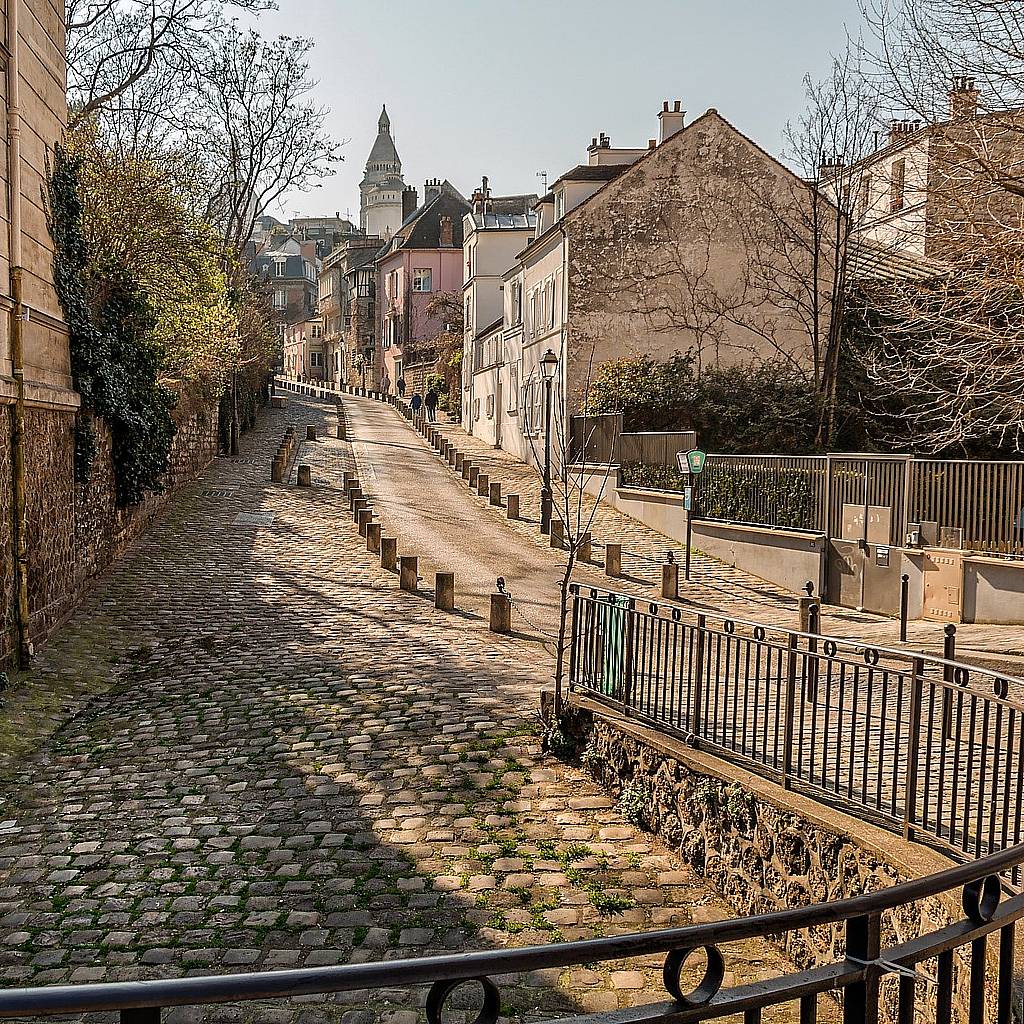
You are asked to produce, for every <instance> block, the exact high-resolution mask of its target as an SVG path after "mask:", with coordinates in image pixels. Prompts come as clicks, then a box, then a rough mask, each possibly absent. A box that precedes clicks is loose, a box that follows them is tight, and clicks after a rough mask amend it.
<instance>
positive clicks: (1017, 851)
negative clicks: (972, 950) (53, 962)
mask: <svg viewBox="0 0 1024 1024" xmlns="http://www.w3.org/2000/svg"><path fill="white" fill-rule="evenodd" d="M1022 863H1024V843H1022V844H1020V845H1018V846H1013V847H1008V848H1007V849H1005V850H1000V851H999V852H998V853H994V854H990V855H989V856H987V857H982V858H980V859H979V860H975V861H971V862H969V863H966V864H958V865H956V866H954V867H951V868H947V869H945V870H943V871H940V872H937V873H935V874H932V875H927V876H925V877H923V878H917V879H912V880H911V881H908V882H901V883H899V884H898V885H894V886H891V887H890V888H888V889H881V890H878V891H876V892H872V893H867V894H865V895H862V896H851V897H848V898H846V899H842V900H835V901H833V902H831V903H817V904H813V905H811V906H802V907H789V908H787V909H785V910H776V911H773V912H771V913H769V914H759V915H756V916H754V917H742V918H732V919H730V920H726V921H712V922H709V923H706V924H699V925H688V926H686V927H684V928H669V929H662V930H659V931H653V932H635V933H632V934H630V935H619V936H613V937H609V938H600V939H584V940H581V941H578V942H564V943H552V944H549V945H546V946H526V947H523V948H521V949H511V950H506V949H495V950H483V951H481V952H474V953H459V954H449V955H445V956H431V957H420V958H417V959H411V960H388V961H376V962H374V963H368V964H343V965H339V966H329V967H308V968H295V969H290V970H283V971H260V972H255V973H247V974H226V975H210V976H206V977H193V978H167V979H156V980H152V981H122V982H103V983H99V984H87V985H52V986H43V987H39V988H21V989H9V990H7V991H0V1018H3V1017H16V1016H22V1015H25V1014H35V1015H54V1014H61V1013H89V1012H96V1011H100V1010H120V1009H129V1008H133V1007H147V1006H183V1005H189V1004H193V1003H197V1002H207V1003H209V1002H235V1001H247V1000H253V999H266V998H282V997H288V996H298V995H309V994H312V993H317V992H342V991H352V990H358V989H364V988H376V987H380V986H393V985H396V984H401V985H417V984H423V983H426V982H432V981H436V980H438V979H439V978H444V979H450V980H464V979H471V978H479V977H481V976H486V975H492V974H521V973H525V972H528V971H535V970H541V969H543V968H550V967H570V966H573V965H575V964H581V963H590V962H593V961H600V960H612V959H619V958H622V957H634V956H645V955H649V954H653V953H667V952H670V951H672V950H678V949H692V948H696V947H701V946H708V945H717V944H719V943H729V942H740V941H743V940H744V939H752V938H760V937H764V936H768V935H779V934H782V933H783V932H788V931H793V930H794V929H799V928H807V927H810V926H812V925H826V924H834V923H836V922H839V921H846V920H849V919H851V918H857V917H863V916H868V915H874V914H880V913H882V912H883V911H886V910H891V909H893V908H894V907H898V906H901V905H903V904H907V903H914V902H917V901H919V900H923V899H927V898H929V897H932V896H938V895H940V894H941V893H944V892H948V891H950V890H951V889H955V888H957V887H960V886H965V885H968V884H970V883H972V882H978V881H981V880H984V879H988V878H990V877H994V876H997V875H998V874H999V873H1000V872H1002V871H1006V870H1008V869H1010V868H1013V867H1016V866H1018V865H1020V864H1022ZM989 916H990V917H991V916H992V915H991V914H990V915H989ZM848 959H849V958H848ZM844 962H847V961H839V963H844ZM860 966H861V967H863V965H860Z"/></svg>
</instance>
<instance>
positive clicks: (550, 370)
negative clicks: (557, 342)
mask: <svg viewBox="0 0 1024 1024" xmlns="http://www.w3.org/2000/svg"><path fill="white" fill-rule="evenodd" d="M557 369H558V356H556V355H555V353H554V352H552V351H551V349H548V350H547V352H545V353H544V355H543V356H542V357H541V361H540V372H541V376H542V377H543V378H544V487H543V488H542V490H541V492H540V532H541V533H551V500H552V494H551V392H552V388H553V386H554V383H555V371H556V370H557Z"/></svg>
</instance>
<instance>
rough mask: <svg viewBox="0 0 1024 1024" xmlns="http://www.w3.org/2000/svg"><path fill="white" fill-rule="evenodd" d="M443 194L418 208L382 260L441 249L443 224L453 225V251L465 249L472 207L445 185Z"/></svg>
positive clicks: (396, 234) (397, 233)
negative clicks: (465, 223) (464, 228)
mask: <svg viewBox="0 0 1024 1024" xmlns="http://www.w3.org/2000/svg"><path fill="white" fill-rule="evenodd" d="M440 189H441V190H440V192H439V194H438V195H436V196H434V198H433V199H431V200H430V202H429V203H425V204H424V205H423V206H420V207H417V209H415V210H414V211H413V212H412V213H411V214H409V216H408V217H406V219H405V221H404V222H403V223H402V225H401V227H399V229H398V230H397V231H396V232H395V233H394V235H392V237H391V239H390V240H389V241H388V242H387V243H385V245H384V246H383V248H382V249H381V250H380V252H379V253H378V256H377V258H378V259H381V258H382V257H384V256H387V255H389V254H390V253H393V252H397V251H398V250H399V249H440V248H441V220H442V218H444V217H450V218H451V221H452V248H453V249H454V248H458V249H461V248H462V240H463V231H462V219H463V217H465V216H466V214H467V213H469V212H470V209H471V207H470V205H469V203H468V202H467V201H466V200H465V199H464V198H463V197H462V196H461V195H460V194H459V192H458V190H457V189H456V188H455V186H454V185H452V184H450V183H449V182H447V181H445V182H444V183H443V184H442V185H441V186H440Z"/></svg>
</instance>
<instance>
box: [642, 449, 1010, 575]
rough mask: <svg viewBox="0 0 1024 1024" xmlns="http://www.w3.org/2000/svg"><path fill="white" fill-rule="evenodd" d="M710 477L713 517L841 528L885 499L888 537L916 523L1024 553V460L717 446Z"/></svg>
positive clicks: (898, 539) (897, 538)
mask: <svg viewBox="0 0 1024 1024" xmlns="http://www.w3.org/2000/svg"><path fill="white" fill-rule="evenodd" d="M624 461H625V460H624ZM700 485H701V492H702V493H701V512H702V514H703V515H704V516H705V517H707V518H710V519H724V520H736V521H741V522H747V523H751V524H754V525H758V526H769V527H790V528H792V527H796V528H799V529H804V530H816V531H821V532H823V533H827V534H829V535H830V536H832V537H841V536H844V530H843V516H844V511H845V509H847V508H848V507H849V506H856V507H859V508H863V509H864V510H868V509H870V508H872V507H880V508H884V509H887V510H889V511H888V516H889V525H888V530H887V533H888V536H887V537H886V538H885V539H884V543H891V544H895V545H900V544H902V542H903V539H904V537H905V535H906V532H907V530H908V529H909V528H910V524H911V523H916V524H920V525H921V527H922V539H924V540H926V542H927V543H928V545H929V546H932V547H935V546H938V547H949V548H960V547H963V548H969V549H973V550H976V551H989V552H994V553H998V554H1006V555H1021V554H1024V461H1018V462H996V461H983V460H955V459H917V458H913V457H911V456H886V455H872V454H868V455H861V454H853V455H845V454H832V455H807V456H783V455H709V456H708V458H707V461H706V462H705V465H704V472H703V474H702V476H701V480H700Z"/></svg>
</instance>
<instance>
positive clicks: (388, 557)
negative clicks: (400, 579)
mask: <svg viewBox="0 0 1024 1024" xmlns="http://www.w3.org/2000/svg"><path fill="white" fill-rule="evenodd" d="M397 564H398V538H397V537H381V539H380V567H381V568H382V569H387V570H388V572H394V571H395V566H397Z"/></svg>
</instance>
